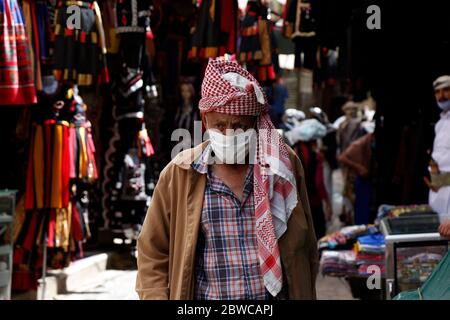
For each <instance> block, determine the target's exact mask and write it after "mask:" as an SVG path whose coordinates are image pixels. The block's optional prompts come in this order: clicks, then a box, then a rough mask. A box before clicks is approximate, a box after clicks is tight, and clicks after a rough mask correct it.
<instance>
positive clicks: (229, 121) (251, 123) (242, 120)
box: [205, 111, 256, 134]
mask: <svg viewBox="0 0 450 320" xmlns="http://www.w3.org/2000/svg"><path fill="white" fill-rule="evenodd" d="M205 119H206V123H205V127H206V129H216V130H218V131H220V132H221V133H222V134H227V130H228V132H230V130H234V131H236V130H238V129H240V130H243V131H247V130H248V129H252V128H255V123H256V117H255V116H236V115H230V114H224V113H219V112H215V111H213V112H208V113H207V114H205Z"/></svg>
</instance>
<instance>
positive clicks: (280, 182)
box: [199, 59, 297, 296]
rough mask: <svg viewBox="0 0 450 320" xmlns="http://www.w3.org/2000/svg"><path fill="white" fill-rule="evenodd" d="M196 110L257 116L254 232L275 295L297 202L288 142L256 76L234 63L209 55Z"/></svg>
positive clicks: (262, 270)
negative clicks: (280, 244)
mask: <svg viewBox="0 0 450 320" xmlns="http://www.w3.org/2000/svg"><path fill="white" fill-rule="evenodd" d="M236 74H237V75H239V76H238V77H240V78H241V80H242V79H244V78H245V79H244V80H245V81H244V82H243V81H241V83H244V85H243V86H239V85H235V84H232V83H231V82H230V81H229V78H230V75H231V77H232V76H233V75H234V76H236ZM238 80H239V79H238ZM238 82H239V81H238ZM245 83H246V84H245ZM199 108H200V112H201V113H202V114H204V113H207V112H211V111H216V112H220V113H226V114H232V115H252V116H257V117H258V120H257V129H258V130H257V131H258V139H257V141H258V143H257V152H256V157H257V161H256V164H255V165H254V181H253V192H254V199H255V201H254V202H255V216H256V232H257V238H258V249H259V261H260V264H261V272H262V275H263V277H264V284H265V286H266V288H267V290H268V291H269V292H270V293H271V294H272V295H273V296H276V295H277V294H278V293H279V292H280V290H281V288H282V284H283V274H282V268H281V259H280V251H279V248H278V239H279V238H280V237H281V236H282V235H283V233H284V232H285V231H286V229H287V221H288V219H289V217H290V215H291V213H292V210H293V209H294V208H295V206H296V205H297V187H296V182H295V177H294V173H293V170H292V164H291V161H290V159H289V154H288V151H287V149H286V146H285V144H284V142H283V140H282V138H281V136H280V135H279V134H278V132H277V131H276V129H275V127H274V125H273V124H272V121H271V120H270V117H269V115H268V105H267V99H266V97H265V95H264V92H263V90H262V88H261V87H260V85H259V84H258V82H257V81H256V79H255V78H254V77H253V76H252V75H251V74H250V73H249V72H248V71H246V70H244V69H243V68H242V67H241V66H240V65H239V64H238V63H236V62H232V61H225V60H223V59H210V60H209V63H208V66H207V68H206V71H205V77H204V79H203V83H202V99H201V100H200V102H199Z"/></svg>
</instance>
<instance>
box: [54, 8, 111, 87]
mask: <svg viewBox="0 0 450 320" xmlns="http://www.w3.org/2000/svg"><path fill="white" fill-rule="evenodd" d="M71 5H77V6H79V7H80V13H81V21H80V26H81V30H78V29H74V28H68V26H67V22H68V20H69V17H70V15H71V13H67V8H68V7H69V6H71ZM69 12H70V11H69ZM54 55H55V68H54V72H53V73H54V76H55V78H56V79H57V80H59V81H62V80H64V81H68V82H74V83H75V84H77V85H79V86H90V85H95V84H97V83H106V82H109V74H108V69H107V66H106V40H105V33H104V30H103V24H102V17H101V12H100V8H99V6H98V4H97V2H96V1H59V3H58V7H57V11H56V25H55V52H54Z"/></svg>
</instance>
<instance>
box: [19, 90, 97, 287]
mask: <svg viewBox="0 0 450 320" xmlns="http://www.w3.org/2000/svg"><path fill="white" fill-rule="evenodd" d="M86 109H87V106H86V105H85V104H84V103H83V100H82V99H81V97H80V96H78V94H77V89H76V87H75V88H72V89H69V90H67V91H66V94H65V98H64V99H63V100H58V101H56V102H55V103H54V104H53V107H52V110H51V112H50V113H49V116H46V117H43V118H42V119H40V120H38V121H36V122H35V123H34V124H33V129H32V137H31V143H30V148H29V160H28V168H27V180H26V190H25V200H24V213H23V215H22V218H21V219H18V220H19V221H20V223H19V227H18V229H19V231H18V232H17V234H16V238H15V245H16V249H15V251H14V265H15V268H16V270H17V271H18V272H16V273H15V275H14V286H15V288H16V289H30V286H31V288H33V287H34V286H35V285H36V284H37V283H36V281H32V280H31V281H30V280H29V278H30V277H31V278H33V277H35V276H36V272H38V271H39V269H40V268H41V266H42V263H48V264H49V267H51V268H62V267H66V266H67V265H68V264H69V263H70V262H71V261H72V260H73V259H74V258H78V257H82V256H83V248H82V243H83V242H84V241H85V240H86V239H87V238H89V237H90V230H89V220H88V203H89V199H88V190H89V185H90V184H91V183H92V182H94V181H95V180H97V179H98V173H97V166H96V162H95V147H94V143H93V137H92V132H91V124H90V122H89V121H88V120H87V119H86V115H85V112H86ZM44 246H46V247H47V248H48V260H47V261H42V255H43V247H44ZM19 271H20V272H19ZM34 271H35V272H34ZM24 278H28V280H25V279H24ZM34 280H36V279H34ZM22 284H26V285H25V287H23V286H22Z"/></svg>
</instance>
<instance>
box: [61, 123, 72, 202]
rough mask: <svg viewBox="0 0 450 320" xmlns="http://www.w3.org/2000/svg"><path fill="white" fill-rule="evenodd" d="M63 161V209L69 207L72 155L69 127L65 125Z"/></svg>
mask: <svg viewBox="0 0 450 320" xmlns="http://www.w3.org/2000/svg"><path fill="white" fill-rule="evenodd" d="M62 142H63V143H62V161H61V201H62V208H67V207H68V206H69V194H70V162H69V160H70V155H69V126H68V124H67V125H66V124H64V125H63V139H62Z"/></svg>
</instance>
